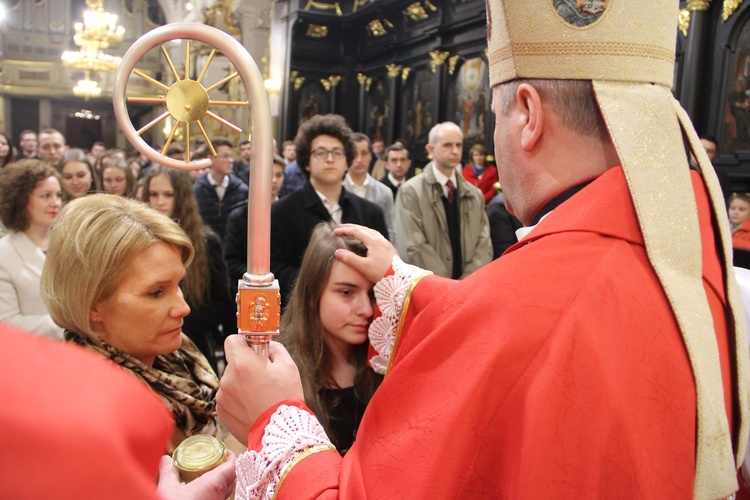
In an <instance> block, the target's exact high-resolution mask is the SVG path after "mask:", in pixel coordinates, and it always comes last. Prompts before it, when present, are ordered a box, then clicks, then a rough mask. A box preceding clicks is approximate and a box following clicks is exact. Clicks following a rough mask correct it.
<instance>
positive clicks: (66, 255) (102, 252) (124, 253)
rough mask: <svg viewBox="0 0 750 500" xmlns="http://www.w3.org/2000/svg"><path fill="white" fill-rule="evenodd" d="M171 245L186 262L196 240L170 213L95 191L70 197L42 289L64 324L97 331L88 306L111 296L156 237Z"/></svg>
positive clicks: (52, 244)
mask: <svg viewBox="0 0 750 500" xmlns="http://www.w3.org/2000/svg"><path fill="white" fill-rule="evenodd" d="M160 242H163V243H167V244H169V245H172V246H173V247H174V248H175V249H176V250H177V251H178V252H179V253H180V256H181V258H182V263H183V264H184V265H185V267H187V266H188V265H190V262H191V261H192V259H193V245H192V244H191V243H190V239H189V238H188V237H187V235H185V232H184V231H183V230H182V229H181V228H180V226H179V225H177V223H175V222H174V221H172V220H171V219H169V217H167V216H165V215H163V214H161V213H159V212H157V211H156V210H153V209H151V208H150V207H148V206H146V205H144V204H143V203H140V202H138V201H135V200H131V199H128V198H123V197H120V196H115V195H107V194H95V195H90V196H84V197H83V198H79V199H76V200H73V201H71V202H70V203H68V205H66V206H65V207H64V208H63V210H62V211H61V212H60V215H59V217H58V219H57V221H56V222H55V224H54V226H53V228H52V232H51V235H50V242H49V248H48V250H47V259H46V262H45V265H44V271H43V272H42V282H41V291H42V298H43V299H44V303H45V304H46V306H47V309H48V310H49V313H50V315H51V316H52V319H53V320H54V321H55V323H57V324H58V325H60V326H61V327H63V328H65V329H68V330H72V331H75V332H78V333H83V334H88V335H94V336H95V335H96V334H95V332H94V330H93V327H92V324H91V320H90V314H89V313H90V311H91V309H92V307H94V306H95V305H96V304H99V303H102V302H104V301H106V300H108V299H110V298H111V297H112V296H113V295H114V293H115V291H116V289H117V287H118V285H119V284H120V283H121V282H122V280H123V279H124V278H125V276H126V275H127V274H128V271H129V268H130V264H131V263H132V262H133V260H134V259H135V258H136V257H137V256H138V255H139V254H140V253H141V252H143V251H144V250H146V249H147V248H148V247H150V246H151V245H153V244H154V243H160Z"/></svg>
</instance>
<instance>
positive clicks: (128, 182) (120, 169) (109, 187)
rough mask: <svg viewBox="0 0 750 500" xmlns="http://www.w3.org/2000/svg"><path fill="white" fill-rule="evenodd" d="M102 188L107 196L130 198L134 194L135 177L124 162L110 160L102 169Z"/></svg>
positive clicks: (114, 159)
mask: <svg viewBox="0 0 750 500" xmlns="http://www.w3.org/2000/svg"><path fill="white" fill-rule="evenodd" d="M101 175H102V188H103V189H104V192H105V193H107V194H116V195H117V196H124V197H125V198H132V197H133V195H134V194H135V177H133V172H132V171H131V170H130V168H128V165H127V164H126V163H125V161H124V160H121V159H119V158H112V160H111V161H110V162H109V163H108V164H107V165H106V166H105V167H103V168H102V171H101Z"/></svg>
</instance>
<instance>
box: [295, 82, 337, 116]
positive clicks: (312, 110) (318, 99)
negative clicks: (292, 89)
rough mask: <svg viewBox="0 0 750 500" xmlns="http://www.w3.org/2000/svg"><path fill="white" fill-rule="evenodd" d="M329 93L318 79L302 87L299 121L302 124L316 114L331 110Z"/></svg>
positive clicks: (326, 112)
mask: <svg viewBox="0 0 750 500" xmlns="http://www.w3.org/2000/svg"><path fill="white" fill-rule="evenodd" d="M329 95H330V94H329V93H328V91H327V90H325V89H324V88H323V86H322V85H321V84H320V83H319V82H316V81H313V82H311V83H310V84H308V85H305V86H304V87H302V88H301V89H300V91H299V99H298V102H297V106H298V114H297V116H298V122H297V126H299V125H302V124H303V123H305V122H306V121H307V120H309V119H310V118H312V117H313V116H315V115H325V114H328V113H330V112H331V110H330V99H329Z"/></svg>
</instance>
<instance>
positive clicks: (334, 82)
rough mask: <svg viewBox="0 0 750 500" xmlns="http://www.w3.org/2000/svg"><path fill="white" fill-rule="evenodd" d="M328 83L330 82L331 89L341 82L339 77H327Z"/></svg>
mask: <svg viewBox="0 0 750 500" xmlns="http://www.w3.org/2000/svg"><path fill="white" fill-rule="evenodd" d="M328 81H329V82H331V85H332V86H333V87H336V86H338V84H339V82H340V81H341V75H331V76H329V77H328Z"/></svg>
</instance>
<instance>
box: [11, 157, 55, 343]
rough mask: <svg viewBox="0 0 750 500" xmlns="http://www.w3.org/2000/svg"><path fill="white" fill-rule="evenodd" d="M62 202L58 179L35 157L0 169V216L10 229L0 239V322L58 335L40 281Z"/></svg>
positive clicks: (40, 333) (45, 333)
mask: <svg viewBox="0 0 750 500" xmlns="http://www.w3.org/2000/svg"><path fill="white" fill-rule="evenodd" d="M61 207H62V193H61V190H60V180H59V176H58V174H57V172H56V171H55V169H54V168H52V167H51V166H49V165H48V164H47V163H45V162H43V161H40V160H20V161H17V162H14V163H11V164H10V165H8V167H7V168H3V169H2V170H0V218H2V221H3V225H5V227H6V229H8V231H9V233H8V234H7V235H5V236H3V237H2V238H0V321H2V322H3V323H7V324H9V325H13V326H16V327H19V328H21V329H23V330H26V331H29V332H32V333H37V334H39V335H43V336H47V337H53V338H57V339H62V333H63V331H62V328H60V327H59V326H57V325H56V324H55V323H54V321H52V318H50V315H49V313H48V312H47V308H46V307H45V305H44V302H42V297H41V294H40V293H39V282H40V280H41V277H42V269H43V267H44V262H45V252H46V251H47V246H48V244H49V233H50V228H51V227H52V222H53V221H54V220H55V218H56V217H57V213H58V212H59V211H60V208H61Z"/></svg>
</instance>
